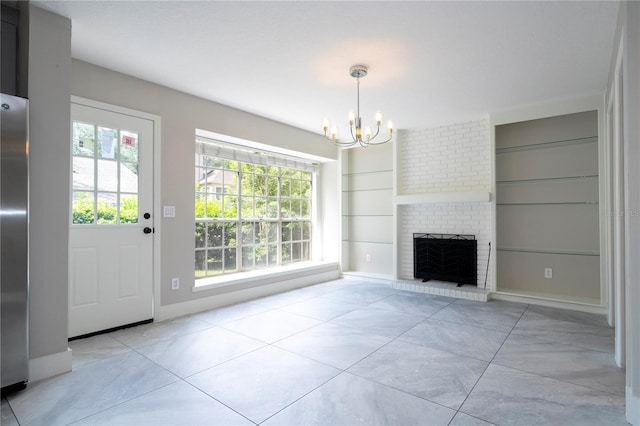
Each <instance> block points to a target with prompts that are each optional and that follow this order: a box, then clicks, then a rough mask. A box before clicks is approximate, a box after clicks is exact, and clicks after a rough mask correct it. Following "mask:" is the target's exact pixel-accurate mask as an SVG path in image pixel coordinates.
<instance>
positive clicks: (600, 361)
mask: <svg viewBox="0 0 640 426" xmlns="http://www.w3.org/2000/svg"><path fill="white" fill-rule="evenodd" d="M70 346H71V348H72V349H73V371H72V372H70V373H67V374H63V375H60V376H57V377H54V378H51V379H47V380H43V381H41V382H37V383H31V384H30V385H29V386H28V388H27V389H26V390H25V391H22V392H19V393H15V394H12V395H9V396H8V398H7V399H5V398H3V399H2V424H3V425H17V424H20V425H23V426H24V425H47V426H48V425H67V424H73V425H144V424H147V425H188V424H190V425H210V424H211V425H213V424H216V425H235V424H238V425H252V424H264V425H391V424H394V425H489V424H495V425H534V424H535V425H539V424H548V425H581V426H582V425H623V424H627V423H626V421H625V418H624V382H625V379H624V370H622V369H620V368H617V367H616V366H615V364H614V362H613V355H612V350H613V330H612V329H611V328H609V327H607V324H606V321H605V319H604V318H603V317H600V316H597V315H590V314H584V313H577V312H571V311H563V310H558V309H551V308H543V307H538V306H529V305H524V304H517V303H509V302H499V301H491V302H488V303H485V302H473V301H467V300H459V299H451V298H446V297H441V296H433V295H427V294H421V293H411V292H407V291H402V290H396V289H392V288H390V287H388V286H385V285H382V284H374V283H367V282H365V281H353V280H338V281H332V282H329V283H324V284H319V285H315V286H312V287H307V288H304V289H300V290H295V291H291V292H288V293H283V294H280V295H275V296H270V297H267V298H263V299H259V300H255V301H252V302H247V303H243V304H239V305H235V306H231V307H226V308H221V309H217V310H214V311H209V312H204V313H200V314H196V315H191V316H188V317H184V318H179V319H176V320H172V321H166V322H161V323H156V324H148V325H143V326H139V327H135V328H130V329H127V330H121V331H118V332H115V333H111V334H108V335H102V336H96V337H92V338H88V339H84V340H78V341H74V342H71V344H70Z"/></svg>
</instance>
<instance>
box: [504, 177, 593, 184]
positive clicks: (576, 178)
mask: <svg viewBox="0 0 640 426" xmlns="http://www.w3.org/2000/svg"><path fill="white" fill-rule="evenodd" d="M585 180H598V175H589V176H560V177H550V178H534V179H511V180H498V181H496V183H497V184H505V183H506V184H509V183H536V182H559V181H564V182H577V181H585Z"/></svg>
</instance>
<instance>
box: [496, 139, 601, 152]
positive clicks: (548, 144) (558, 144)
mask: <svg viewBox="0 0 640 426" xmlns="http://www.w3.org/2000/svg"><path fill="white" fill-rule="evenodd" d="M585 143H598V137H597V136H594V137H590V138H579V139H568V140H562V141H553V142H542V143H534V144H528V145H518V146H508V147H504V148H496V154H505V153H508V152H516V151H529V150H532V149H544V148H559V147H561V146H569V145H581V144H585Z"/></svg>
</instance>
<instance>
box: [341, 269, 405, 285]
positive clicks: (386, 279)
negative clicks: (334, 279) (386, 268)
mask: <svg viewBox="0 0 640 426" xmlns="http://www.w3.org/2000/svg"><path fill="white" fill-rule="evenodd" d="M342 278H344V279H345V280H363V279H365V280H367V281H370V282H376V283H380V284H392V283H393V276H391V275H386V274H376V273H373V272H359V271H346V272H343V273H342Z"/></svg>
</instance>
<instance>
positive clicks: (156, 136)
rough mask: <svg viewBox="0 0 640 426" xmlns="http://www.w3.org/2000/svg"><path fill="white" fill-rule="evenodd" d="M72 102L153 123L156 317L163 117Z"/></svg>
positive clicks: (75, 98) (83, 100)
mask: <svg viewBox="0 0 640 426" xmlns="http://www.w3.org/2000/svg"><path fill="white" fill-rule="evenodd" d="M71 103H72V104H78V105H84V106H87V107H92V108H96V109H102V110H105V111H109V112H115V113H118V114H124V115H130V116H132V117H137V118H142V119H145V120H149V121H151V122H152V123H153V217H154V218H155V220H154V221H153V226H154V228H155V233H154V236H153V266H152V271H153V277H152V283H153V284H152V289H151V292H152V294H153V303H152V305H151V315H152V318H155V316H156V312H157V311H158V309H159V308H160V295H161V291H160V284H161V270H160V264H161V259H160V253H161V250H160V248H161V247H162V245H161V239H162V216H161V212H162V208H161V194H162V191H161V183H162V179H161V177H162V170H161V167H162V162H161V153H162V149H161V139H162V138H161V129H162V126H161V117H160V116H159V115H155V114H150V113H148V112H143V111H138V110H135V109H131V108H126V107H122V106H118V105H112V104H108V103H105V102H100V101H95V100H93V99H87V98H82V97H80V96H75V95H71Z"/></svg>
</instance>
